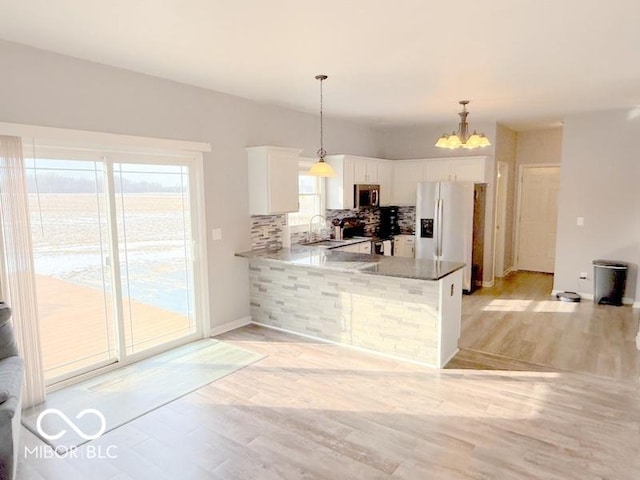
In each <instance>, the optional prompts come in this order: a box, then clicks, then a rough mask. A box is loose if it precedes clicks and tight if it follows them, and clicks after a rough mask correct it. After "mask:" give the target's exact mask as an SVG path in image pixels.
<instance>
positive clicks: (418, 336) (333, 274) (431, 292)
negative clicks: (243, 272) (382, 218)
mask: <svg viewBox="0 0 640 480" xmlns="http://www.w3.org/2000/svg"><path fill="white" fill-rule="evenodd" d="M239 255H240V256H245V257H248V258H250V265H249V271H250V282H251V294H250V295H251V318H252V321H253V323H256V324H259V325H263V326H266V327H271V328H277V329H280V330H284V331H287V332H291V333H296V334H300V335H304V336H307V337H312V338H315V339H320V340H325V341H330V342H335V343H339V344H343V345H347V346H352V347H356V348H359V349H364V350H368V351H371V352H375V353H379V354H383V355H387V356H392V357H394V358H399V359H402V360H408V361H411V362H415V363H419V364H422V365H427V366H430V367H443V366H444V365H446V363H447V362H448V361H449V360H450V359H451V358H452V357H453V356H454V355H455V354H456V352H457V351H458V348H457V343H458V337H459V335H460V319H461V300H462V270H461V266H462V264H460V267H459V268H455V269H453V268H450V270H452V271H451V272H448V273H446V275H444V276H441V277H440V278H438V279H436V280H425V279H421V278H405V277H402V276H388V275H385V274H384V273H379V272H380V271H384V270H385V268H386V267H389V266H391V267H394V268H397V267H399V266H402V265H395V264H392V262H393V260H394V259H393V257H392V258H388V257H385V258H384V259H383V258H382V257H378V256H374V255H358V254H346V253H345V254H342V256H341V257H340V258H341V259H344V258H347V260H346V261H347V262H348V263H346V265H351V266H353V265H357V266H358V267H360V268H350V267H347V268H323V267H319V266H317V265H308V266H306V265H299V264H295V262H291V261H278V260H277V259H274V258H269V256H268V255H264V256H262V257H261V256H260V255H252V254H251V252H247V253H245V254H239ZM349 255H351V256H352V258H350V259H349V257H348V256H349ZM265 257H266V258H265ZM334 257H335V255H334ZM365 257H368V258H367V261H368V262H372V259H373V258H376V257H377V258H380V259H381V261H383V262H386V263H385V265H383V266H382V267H380V266H379V265H378V266H376V267H372V263H369V264H367V263H366V262H361V263H358V262H357V260H362V259H363V258H365ZM349 260H350V262H349ZM396 260H400V259H396ZM402 261H406V259H403V260H402ZM411 261H413V262H421V261H420V260H415V261H414V260H413V259H411ZM308 263H311V264H314V263H316V264H317V262H308ZM337 264H339V263H337ZM363 265H364V267H363ZM367 265H368V267H367ZM371 267H372V268H371ZM418 267H419V269H421V271H422V272H424V265H419V266H417V267H416V268H418ZM376 270H378V271H377V272H376Z"/></svg>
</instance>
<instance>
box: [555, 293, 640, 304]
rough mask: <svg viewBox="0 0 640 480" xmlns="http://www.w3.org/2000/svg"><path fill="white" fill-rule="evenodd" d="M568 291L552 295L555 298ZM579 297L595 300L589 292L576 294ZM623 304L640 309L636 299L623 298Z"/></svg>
mask: <svg viewBox="0 0 640 480" xmlns="http://www.w3.org/2000/svg"><path fill="white" fill-rule="evenodd" d="M564 291H566V290H552V291H551V295H553V296H554V297H555V295H556V293H560V292H564ZM576 293H577V294H578V295H580V296H581V297H582V298H584V299H585V300H593V293H587V292H576ZM622 304H623V305H632V306H633V308H640V302H634V299H633V298H631V297H623V298H622Z"/></svg>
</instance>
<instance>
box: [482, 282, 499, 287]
mask: <svg viewBox="0 0 640 480" xmlns="http://www.w3.org/2000/svg"><path fill="white" fill-rule="evenodd" d="M495 284H496V281H495V280H491V281H490V282H482V286H483V287H484V288H488V287H493V286H494V285H495Z"/></svg>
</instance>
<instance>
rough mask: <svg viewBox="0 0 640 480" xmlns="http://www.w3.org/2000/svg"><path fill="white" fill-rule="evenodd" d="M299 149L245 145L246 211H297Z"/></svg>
mask: <svg viewBox="0 0 640 480" xmlns="http://www.w3.org/2000/svg"><path fill="white" fill-rule="evenodd" d="M300 152H302V150H299V149H295V148H283V147H271V146H260V147H248V148H247V157H248V162H249V214H250V215H273V214H278V213H289V212H297V211H298V208H299V206H298V162H299V159H300Z"/></svg>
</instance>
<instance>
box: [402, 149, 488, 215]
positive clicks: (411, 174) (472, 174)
mask: <svg viewBox="0 0 640 480" xmlns="http://www.w3.org/2000/svg"><path fill="white" fill-rule="evenodd" d="M486 158H487V157H486V156H473V157H471V156H470V157H448V158H424V159H417V160H395V161H394V163H393V202H392V203H393V204H395V205H415V204H416V190H417V185H418V182H476V183H484V182H486V178H487V177H486V175H485V171H486V163H487V162H486Z"/></svg>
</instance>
